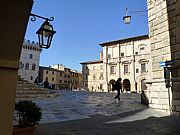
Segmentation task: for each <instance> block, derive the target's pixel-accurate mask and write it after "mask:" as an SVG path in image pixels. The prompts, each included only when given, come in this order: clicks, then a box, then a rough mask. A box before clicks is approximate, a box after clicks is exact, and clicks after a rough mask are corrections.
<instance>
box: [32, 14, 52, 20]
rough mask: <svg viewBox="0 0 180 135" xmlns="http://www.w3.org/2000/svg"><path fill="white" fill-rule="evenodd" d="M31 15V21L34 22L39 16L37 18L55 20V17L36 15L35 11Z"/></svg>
mask: <svg viewBox="0 0 180 135" xmlns="http://www.w3.org/2000/svg"><path fill="white" fill-rule="evenodd" d="M30 16H31V21H32V22H34V21H36V17H37V18H41V19H44V20H46V21H53V20H54V17H50V18H46V17H43V16H39V15H36V14H33V13H31V14H30Z"/></svg>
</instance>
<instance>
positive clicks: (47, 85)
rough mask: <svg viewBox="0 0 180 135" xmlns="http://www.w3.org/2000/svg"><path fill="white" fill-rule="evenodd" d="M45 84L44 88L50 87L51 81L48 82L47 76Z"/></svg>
mask: <svg viewBox="0 0 180 135" xmlns="http://www.w3.org/2000/svg"><path fill="white" fill-rule="evenodd" d="M43 84H44V88H49V82H48V80H47V78H46V80H45V81H44V83H43Z"/></svg>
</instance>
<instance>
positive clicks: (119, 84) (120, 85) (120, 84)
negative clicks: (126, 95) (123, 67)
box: [114, 78, 122, 101]
mask: <svg viewBox="0 0 180 135" xmlns="http://www.w3.org/2000/svg"><path fill="white" fill-rule="evenodd" d="M121 80H122V79H121V78H118V80H117V81H116V82H115V88H114V89H116V90H117V95H116V96H115V98H114V99H116V98H117V99H118V100H119V101H120V91H122V82H121Z"/></svg>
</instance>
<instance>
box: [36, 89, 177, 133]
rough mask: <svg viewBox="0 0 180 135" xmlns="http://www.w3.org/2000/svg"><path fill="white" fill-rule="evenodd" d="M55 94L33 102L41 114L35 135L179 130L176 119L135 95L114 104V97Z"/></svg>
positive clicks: (131, 94)
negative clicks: (51, 97) (55, 95)
mask: <svg viewBox="0 0 180 135" xmlns="http://www.w3.org/2000/svg"><path fill="white" fill-rule="evenodd" d="M59 92H60V96H59V97H58V98H55V99H43V100H38V99H37V100H34V101H35V102H36V103H37V104H38V105H39V106H40V107H41V108H42V111H43V118H42V120H41V121H40V125H38V126H37V129H36V135H96V134H98V135H99V134H100V135H101V134H102V135H116V134H127V135H135V134H138V135H139V134H142V135H144V134H145V135H151V134H152V135H161V134H164V133H165V134H167V133H169V134H170V133H171V131H173V133H174V134H176V131H177V130H179V128H177V127H176V126H177V125H178V126H179V124H180V120H179V118H174V117H168V116H167V115H168V114H167V113H163V112H159V111H156V110H153V109H150V108H147V107H146V106H144V105H142V104H141V103H140V95H139V94H135V93H123V94H121V101H118V100H115V99H114V96H115V95H116V94H115V93H88V92H83V91H82V92H76V91H59ZM175 121H176V122H175ZM165 123H166V124H165ZM174 123H176V124H177V125H174ZM168 124H169V125H168ZM172 125H174V128H173V129H170V126H172ZM167 127H168V129H167ZM154 130H155V131H154ZM179 131H180V130H179ZM179 134H180V133H179Z"/></svg>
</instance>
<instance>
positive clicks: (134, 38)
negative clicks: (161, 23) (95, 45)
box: [99, 35, 149, 47]
mask: <svg viewBox="0 0 180 135" xmlns="http://www.w3.org/2000/svg"><path fill="white" fill-rule="evenodd" d="M148 38H149V35H142V36H136V37H130V38H124V39H120V40H114V41H109V42H104V43H100V44H99V45H100V46H102V47H103V46H108V45H111V44H116V43H125V42H129V41H132V40H133V41H135V40H141V39H148Z"/></svg>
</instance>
